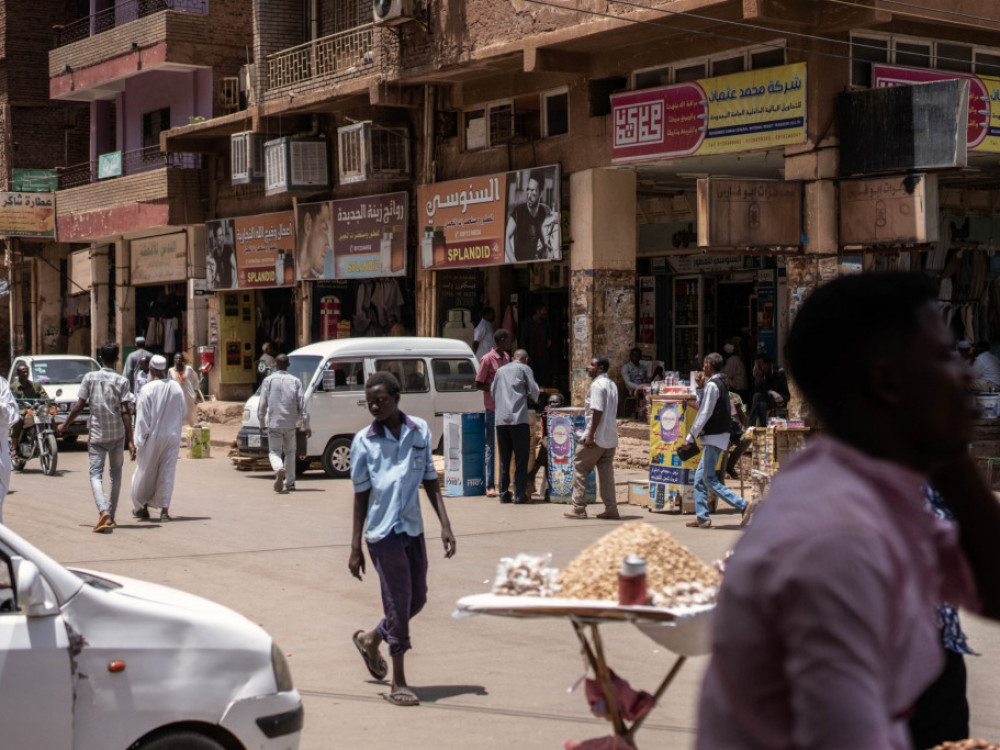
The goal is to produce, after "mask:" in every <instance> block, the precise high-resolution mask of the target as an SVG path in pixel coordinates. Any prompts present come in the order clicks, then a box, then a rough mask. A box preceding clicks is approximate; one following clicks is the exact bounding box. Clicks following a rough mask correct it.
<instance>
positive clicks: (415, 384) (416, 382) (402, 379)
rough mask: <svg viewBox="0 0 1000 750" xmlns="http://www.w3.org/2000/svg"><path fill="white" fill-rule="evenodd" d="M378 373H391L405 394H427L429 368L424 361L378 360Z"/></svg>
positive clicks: (376, 361)
mask: <svg viewBox="0 0 1000 750" xmlns="http://www.w3.org/2000/svg"><path fill="white" fill-rule="evenodd" d="M375 370H376V372H383V371H384V372H391V373H392V374H393V375H395V376H396V379H397V380H398V381H399V384H400V385H401V386H402V387H403V391H402V392H403V393H427V392H428V391H429V390H430V383H428V382H427V366H426V365H425V364H424V361H423V360H422V359H377V360H375Z"/></svg>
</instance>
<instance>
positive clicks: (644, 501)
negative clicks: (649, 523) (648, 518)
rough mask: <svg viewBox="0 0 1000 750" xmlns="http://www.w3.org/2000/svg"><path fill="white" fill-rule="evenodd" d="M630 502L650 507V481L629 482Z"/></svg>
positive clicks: (630, 503)
mask: <svg viewBox="0 0 1000 750" xmlns="http://www.w3.org/2000/svg"><path fill="white" fill-rule="evenodd" d="M628 504H629V505H638V506H639V507H640V508H648V507H649V482H629V483H628Z"/></svg>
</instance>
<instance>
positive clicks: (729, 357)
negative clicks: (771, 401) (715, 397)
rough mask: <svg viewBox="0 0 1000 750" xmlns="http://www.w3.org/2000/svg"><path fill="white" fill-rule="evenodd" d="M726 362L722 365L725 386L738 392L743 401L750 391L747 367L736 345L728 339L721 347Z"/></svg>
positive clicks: (748, 396)
mask: <svg viewBox="0 0 1000 750" xmlns="http://www.w3.org/2000/svg"><path fill="white" fill-rule="evenodd" d="M722 351H723V355H722V356H724V357H725V358H726V362H725V364H724V365H722V375H723V377H725V379H726V387H727V388H729V390H730V391H733V392H734V393H738V394H739V396H740V398H741V399H743V401H744V402H746V401H748V400H749V399H750V391H749V390H748V388H747V385H748V383H747V367H746V365H745V364H743V357H741V356H740V353H739V352H737V351H736V345H735V344H734V343H733V342H732V341H730V342H729V343H727V344H726V345H725V346H723V347H722Z"/></svg>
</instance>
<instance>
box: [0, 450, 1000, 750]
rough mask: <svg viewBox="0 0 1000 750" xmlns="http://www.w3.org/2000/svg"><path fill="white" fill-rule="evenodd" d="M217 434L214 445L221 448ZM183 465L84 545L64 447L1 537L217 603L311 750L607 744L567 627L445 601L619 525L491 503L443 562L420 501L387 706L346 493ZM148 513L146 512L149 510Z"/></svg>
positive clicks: (21, 479) (668, 704) (629, 644)
mask: <svg viewBox="0 0 1000 750" xmlns="http://www.w3.org/2000/svg"><path fill="white" fill-rule="evenodd" d="M213 437H214V435H213ZM214 450H215V452H216V456H215V457H213V458H210V459H202V460H192V459H187V458H181V460H180V462H179V465H178V469H177V483H176V489H175V492H174V500H173V505H172V506H171V514H172V515H173V517H174V520H173V521H172V522H170V523H164V524H160V523H156V522H153V523H137V522H133V521H132V519H131V513H130V508H131V503H130V500H129V494H128V488H129V486H130V478H131V475H132V471H133V470H134V464H131V463H129V462H127V460H126V467H125V473H124V477H125V478H124V486H125V491H124V492H123V497H122V502H121V504H120V509H119V512H118V522H119V526H118V527H117V528H116V529H115V530H114V532H113V533H111V534H107V535H101V534H94V533H92V532H91V531H90V529H91V526H92V525H93V524H94V523H95V522H96V520H97V512H96V509H95V507H94V504H93V500H92V499H91V494H90V487H89V483H88V478H87V453H86V444H85V443H84V442H81V443H80V444H79V445H77V446H74V447H72V448H69V449H66V450H63V451H62V452H61V453H60V455H59V471H58V474H57V475H56V476H52V477H47V476H44V475H43V474H42V473H41V471H40V468H39V465H38V462H37V461H32V462H30V463H29V464H28V466H27V470H26V471H25V472H24V473H15V474H14V477H13V480H12V482H11V485H12V490H11V493H10V495H8V498H7V502H6V504H5V507H4V518H5V520H6V522H7V523H8V525H9V526H10V527H11V528H12V529H14V530H15V531H17V532H18V533H19V534H21V535H22V536H24V537H26V538H27V539H29V540H30V541H32V542H33V543H34V544H36V545H37V546H38V547H40V548H41V549H42V550H43V551H45V552H47V553H48V554H50V555H51V556H52V557H54V558H55V559H57V560H59V561H60V562H62V563H64V564H67V565H73V566H77V567H84V568H90V569H93V570H100V571H106V572H109V573H116V574H120V575H128V576H133V577H137V578H142V579H145V580H149V581H155V582H157V583H162V584H165V585H168V586H173V587H176V588H179V589H183V590H185V591H189V592H192V593H195V594H198V595H201V596H204V597H207V598H209V599H212V600H215V601H217V602H220V603H222V604H225V605H227V606H229V607H231V608H233V609H235V610H237V611H238V612H241V613H242V614H244V615H245V616H246V617H248V618H249V619H251V620H253V621H254V622H257V623H260V624H261V625H262V626H263V627H264V628H265V629H267V630H268V631H269V632H270V633H271V634H272V635H273V636H274V638H275V639H276V641H277V642H278V643H279V644H280V645H281V647H282V649H283V650H284V651H285V653H287V654H288V656H289V662H290V664H291V667H292V670H293V675H294V678H295V684H296V686H297V687H298V689H299V691H300V692H301V693H302V695H303V699H304V702H305V707H306V721H305V730H304V732H303V739H302V744H301V747H302V748H304V750H329V748H366V749H367V750H380V749H382V748H385V749H386V750H398V748H399V747H400V746H406V747H408V748H411V749H413V750H422V749H424V748H427V749H428V750H429V749H430V748H435V749H437V748H471V747H476V748H498V749H499V748H505V749H506V748H510V747H522V748H553V749H554V748H560V747H561V746H562V745H561V743H562V741H563V740H564V739H567V738H573V739H577V740H581V739H586V738H589V737H596V736H601V735H607V734H610V725H609V724H608V723H607V722H605V721H603V720H600V719H597V718H594V717H593V716H591V715H590V713H589V711H588V710H587V706H586V701H585V698H584V695H583V689H582V685H581V686H580V687H579V688H578V689H577V690H576V691H575V692H569V688H571V687H572V686H573V685H575V684H576V683H577V681H578V679H579V678H580V677H581V676H582V675H583V674H584V662H583V659H582V656H581V654H580V650H579V646H578V643H577V641H576V638H575V636H574V635H573V632H572V629H571V627H570V625H569V623H568V622H567V621H564V620H560V619H551V620H549V619H546V620H530V621H529V620H515V619H507V618H499V617H489V616H479V617H472V618H467V619H454V618H453V617H452V613H453V611H454V604H455V601H456V600H457V599H458V598H460V597H461V596H464V595H466V594H473V593H480V592H484V591H488V590H489V586H490V583H491V581H492V579H493V577H494V574H495V572H496V564H497V562H498V560H499V559H500V558H501V557H504V556H509V555H513V554H516V553H518V552H530V553H551V555H552V559H553V563H554V564H555V565H558V566H563V565H565V564H566V563H567V562H569V561H570V560H571V559H572V558H573V557H574V556H575V555H576V554H577V553H578V552H579V551H581V550H582V549H583V548H585V547H586V546H588V545H589V544H591V543H592V542H594V541H596V540H597V539H598V538H599V537H600V536H602V535H603V534H605V533H607V532H608V531H610V530H612V529H613V528H614V527H615V525H616V522H614V521H599V520H596V519H593V520H588V521H585V522H583V521H573V520H570V519H564V518H563V515H562V514H563V511H564V510H565V507H564V506H561V505H547V504H532V505H527V506H520V505H519V506H515V505H500V504H499V503H497V502H496V500H487V499H486V498H484V497H472V498H450V499H447V501H446V502H447V506H448V511H449V514H450V516H451V519H452V526H453V529H454V531H455V533H456V536H457V539H458V551H457V554H456V556H455V557H454V558H453V559H451V560H445V559H444V557H443V550H442V547H441V545H440V540H439V527H438V524H437V521H436V519H435V518H434V515H433V511H432V510H431V509H430V507H429V505H427V503H426V501H425V503H424V518H425V524H426V527H427V541H428V553H429V557H430V573H429V586H430V597H429V602H428V605H427V607H426V608H425V610H424V611H423V612H422V613H420V615H418V616H417V618H416V619H415V620H414V622H413V625H412V633H411V635H412V640H413V650H412V651H411V652H410V653H409V654H408V657H407V677H408V679H409V682H410V683H411V685H412V686H413V687H414V689H415V691H416V692H417V694H418V695H419V696H420V698H421V700H422V705H421V706H420V707H417V708H400V707H395V706H392V705H390V704H389V703H387V702H386V701H384V700H383V699H382V698H381V697H380V694H381V693H386V692H387V691H388V684H387V683H379V682H377V681H375V680H372V679H371V678H370V676H369V675H368V673H367V672H366V670H365V669H364V667H363V665H362V662H361V658H360V657H359V656H358V654H357V652H356V651H355V649H354V646H353V645H352V644H351V634H352V633H353V632H354V631H356V630H358V629H361V628H364V629H369V628H371V627H373V626H374V625H375V623H376V622H377V620H378V618H379V616H380V612H381V604H380V599H379V587H378V580H377V577H376V576H375V574H374V571H373V570H371V568H370V567H369V573H368V575H366V576H365V580H364V581H363V582H359V581H357V580H355V579H353V578H352V577H351V576H350V574H349V573H348V570H347V559H348V552H349V545H350V533H351V513H352V501H353V493H352V489H351V485H350V483H349V482H348V481H336V480H330V479H327V478H325V476H324V475H323V474H322V472H319V471H314V472H310V473H308V474H306V475H305V476H304V477H302V478H300V479H299V480H298V481H297V486H298V487H299V489H298V491H296V492H295V493H290V494H284V495H278V494H275V492H274V491H273V489H272V487H271V483H272V477H271V475H270V474H269V473H268V474H264V473H243V472H238V471H236V470H235V469H233V468H232V465H231V462H230V461H229V459H228V458H225V457H224V453H225V451H224V450H223V449H221V448H215V449H214ZM621 510H622V511H623V515H624V516H626V517H627V518H632V519H638V520H644V521H647V522H649V523H653V524H655V525H656V526H658V527H660V528H662V529H664V530H666V531H669V532H670V533H671V534H673V535H674V536H675V537H676V538H677V539H678V540H680V541H681V542H683V543H684V544H686V545H688V546H689V547H690V548H691V549H692V550H693V551H694V552H695V553H696V554H697V555H698V556H699V557H701V558H702V559H703V560H705V561H708V562H710V561H712V560H714V559H716V558H718V557H720V556H721V555H722V554H724V553H725V552H726V551H727V550H728V549H729V548H730V547H731V546H732V545H734V544H735V543H736V541H737V540H738V539H739V536H740V533H741V531H740V529H739V526H738V524H739V516H738V514H736V513H735V512H731V511H729V510H728V509H726V510H720V511H719V512H718V513H717V514H716V515H715V517H714V520H713V524H714V525H713V527H712V528H711V529H706V530H702V529H688V528H685V527H684V522H685V521H686V520H688V519H689V518H690V516H686V517H681V516H676V515H663V514H655V513H649V512H647V511H646V510H645V509H640V508H637V507H634V506H622V507H621ZM154 516H155V514H154ZM965 624H966V629H967V630H968V632H969V636H970V642H971V645H972V647H973V648H974V649H975V650H976V651H978V652H980V653H982V656H980V657H971V658H969V660H968V664H969V674H970V702H971V705H972V714H973V736H974V737H980V738H984V739H989V740H993V741H996V740H997V739H1000V691H997V690H995V685H996V680H997V677H996V675H998V674H1000V628H998V627H997V626H996V625H993V624H988V623H984V622H983V621H979V620H974V619H973V618H971V617H966V618H965ZM602 634H603V635H604V640H605V647H606V649H607V652H608V657H609V663H610V664H611V665H612V667H613V668H615V669H616V671H617V672H618V673H619V674H620V675H622V676H623V677H625V678H626V679H628V680H629V681H630V682H631V683H632V685H633V686H635V687H637V688H644V689H647V690H652V689H653V688H654V687H655V686H656V684H657V683H658V682H659V680H660V679H662V677H663V675H664V674H666V672H667V670H668V669H669V668H670V665H671V664H672V662H673V658H674V657H673V655H672V654H670V653H668V652H667V651H665V650H664V649H663V648H662V647H660V646H658V645H657V644H655V643H654V642H653V641H651V640H649V639H647V638H646V637H645V636H644V635H642V634H641V633H640V632H639V631H638V630H636V629H634V628H633V627H632V626H630V625H627V624H615V625H607V626H604V627H603V628H602ZM706 662H707V658H696V659H690V660H689V661H688V662H687V663H686V664H685V666H684V668H683V669H682V670H681V672H680V674H679V676H678V678H677V680H676V681H675V683H674V684H673V686H672V687H671V688H670V689H669V690H668V691H667V693H666V695H665V696H664V698H663V700H662V701H661V703H660V705H659V706H658V707H657V708H656V709H654V711H653V713H652V714H651V715H650V717H649V719H648V720H647V722H646V723H645V725H644V726H643V728H642V729H641V730H640V732H639V734H638V737H637V739H638V741H639V747H644V748H652V747H660V748H680V749H686V748H692V747H693V746H694V726H695V715H696V700H697V693H698V687H699V685H700V682H701V676H702V674H703V670H704V668H705V665H706Z"/></svg>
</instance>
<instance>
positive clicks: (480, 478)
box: [443, 412, 486, 497]
mask: <svg viewBox="0 0 1000 750" xmlns="http://www.w3.org/2000/svg"><path fill="white" fill-rule="evenodd" d="M443 421H444V495H445V497H464V496H467V495H484V494H486V415H485V414H484V413H483V412H471V413H463V414H445V415H444V417H443Z"/></svg>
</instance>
